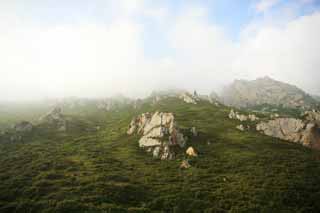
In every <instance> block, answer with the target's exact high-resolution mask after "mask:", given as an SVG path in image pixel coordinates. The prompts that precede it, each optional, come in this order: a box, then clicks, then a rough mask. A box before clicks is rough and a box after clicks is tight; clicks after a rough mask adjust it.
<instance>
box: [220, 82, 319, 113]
mask: <svg viewBox="0 0 320 213" xmlns="http://www.w3.org/2000/svg"><path fill="white" fill-rule="evenodd" d="M220 99H221V101H222V102H223V103H224V104H226V105H229V106H233V107H238V108H253V107H257V106H261V105H264V107H265V106H277V107H280V108H296V109H300V110H307V109H313V108H316V107H318V105H319V102H318V101H317V100H315V98H313V97H312V96H311V95H308V94H307V93H306V92H304V91H303V90H301V89H299V88H298V87H296V86H294V85H290V84H287V83H283V82H280V81H276V80H273V79H271V78H269V77H263V78H258V79H256V80H253V81H246V80H236V81H234V82H233V83H232V84H231V85H230V86H228V87H226V88H225V89H224V90H223V92H222V94H221V98H220Z"/></svg>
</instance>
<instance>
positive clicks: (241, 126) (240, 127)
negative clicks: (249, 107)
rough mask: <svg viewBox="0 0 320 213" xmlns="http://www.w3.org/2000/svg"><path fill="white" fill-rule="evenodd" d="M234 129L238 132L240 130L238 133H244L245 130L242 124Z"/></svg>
mask: <svg viewBox="0 0 320 213" xmlns="http://www.w3.org/2000/svg"><path fill="white" fill-rule="evenodd" d="M236 128H237V129H238V130H240V131H244V130H245V128H244V126H243V125H242V124H240V125H238V126H237V127H236Z"/></svg>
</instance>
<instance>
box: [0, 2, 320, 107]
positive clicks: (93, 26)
mask: <svg viewBox="0 0 320 213" xmlns="http://www.w3.org/2000/svg"><path fill="white" fill-rule="evenodd" d="M317 26H320V2H319V1H316V0H293V1H288V0H256V1H249V0H242V1H231V0H227V1H218V0H216V1H206V0H200V1H193V0H190V1H187V2H186V1H180V0H179V1H174V2H172V1H169V0H163V1H148V0H120V1H112V0H106V1H103V0H95V1H84V0H83V1H75V0H71V1H67V2H65V1H49V0H46V1H40V0H31V1H28V3H26V2H25V1H21V0H4V1H1V3H0V47H1V48H0V59H1V60H0V74H1V77H0V101H4V100H10V101H17V100H40V99H44V98H63V97H81V98H84V97H86V98H103V97H109V96H112V95H115V94H123V95H125V96H129V97H145V96H147V95H149V94H150V93H151V92H152V91H153V90H163V89H168V88H181V89H186V90H189V91H193V90H197V91H198V92H199V93H202V94H209V93H210V92H211V91H217V92H219V91H220V90H221V89H222V87H224V86H226V85H228V84H230V83H231V82H232V81H233V80H235V79H246V80H254V79H256V78H259V77H263V76H270V77H271V78H274V79H275V80H279V81H283V82H286V83H289V84H293V85H296V86H297V87H299V88H301V89H303V90H304V91H305V92H307V93H309V94H311V95H320V86H319V83H318V81H319V77H317V75H319V74H318V72H319V71H318V69H319V67H320V60H319V52H320V43H319V38H320V28H319V27H317Z"/></svg>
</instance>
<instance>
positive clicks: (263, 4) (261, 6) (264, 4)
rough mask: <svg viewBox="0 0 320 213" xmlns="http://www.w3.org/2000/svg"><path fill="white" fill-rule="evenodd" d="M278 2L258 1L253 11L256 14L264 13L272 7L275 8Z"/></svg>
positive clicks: (269, 0)
mask: <svg viewBox="0 0 320 213" xmlns="http://www.w3.org/2000/svg"><path fill="white" fill-rule="evenodd" d="M279 1H280V0H260V1H259V2H258V3H257V4H256V5H255V9H256V11H257V12H260V13H261V12H262V13H263V12H266V11H268V10H269V9H270V8H272V7H273V6H275V5H276V4H277V3H278V2H279Z"/></svg>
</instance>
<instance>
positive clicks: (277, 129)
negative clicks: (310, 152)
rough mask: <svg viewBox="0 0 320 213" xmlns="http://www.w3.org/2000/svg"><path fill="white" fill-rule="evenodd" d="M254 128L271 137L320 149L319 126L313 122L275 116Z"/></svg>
mask: <svg viewBox="0 0 320 213" xmlns="http://www.w3.org/2000/svg"><path fill="white" fill-rule="evenodd" d="M256 129H257V131H260V132H262V133H264V134H265V135H268V136H271V137H276V138H279V139H282V140H286V141H290V142H293V143H298V144H302V145H304V146H306V147H310V148H315V149H320V128H319V125H318V124H317V123H314V122H310V121H307V120H301V119H295V118H277V119H274V120H270V121H268V122H261V123H259V124H257V126H256Z"/></svg>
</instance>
